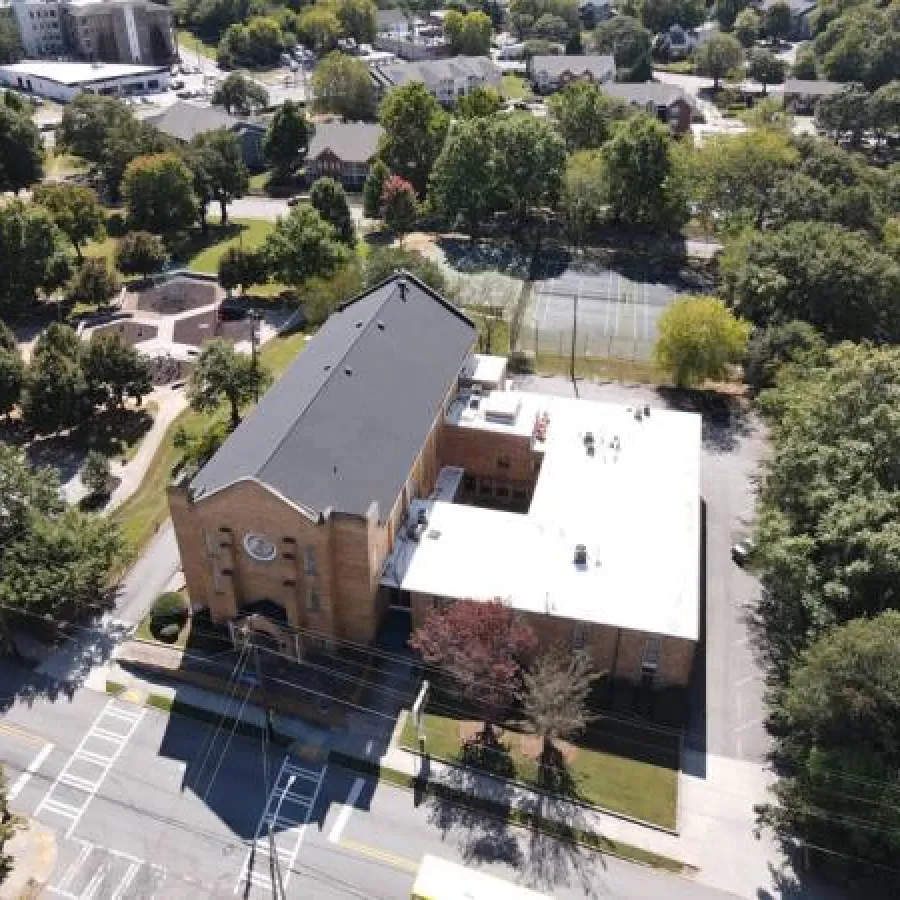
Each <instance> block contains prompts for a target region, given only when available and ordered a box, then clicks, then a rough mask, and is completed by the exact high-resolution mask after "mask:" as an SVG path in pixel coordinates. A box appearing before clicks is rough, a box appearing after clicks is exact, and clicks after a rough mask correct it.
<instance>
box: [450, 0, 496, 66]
mask: <svg viewBox="0 0 900 900" xmlns="http://www.w3.org/2000/svg"><path fill="white" fill-rule="evenodd" d="M444 34H445V35H446V38H447V42H448V43H449V45H450V49H451V51H452V52H453V53H455V54H458V55H460V56H487V55H488V53H489V51H490V49H491V20H490V17H489V16H487V15H485V14H484V13H483V12H481V11H480V10H476V11H475V12H470V13H465V14H464V13H461V12H458V11H457V10H455V9H451V10H448V12H447V17H446V18H445V20H444Z"/></svg>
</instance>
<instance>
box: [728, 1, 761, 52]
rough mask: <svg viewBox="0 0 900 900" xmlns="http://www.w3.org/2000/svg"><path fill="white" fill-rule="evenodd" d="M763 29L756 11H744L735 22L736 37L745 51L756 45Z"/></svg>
mask: <svg viewBox="0 0 900 900" xmlns="http://www.w3.org/2000/svg"><path fill="white" fill-rule="evenodd" d="M761 29H762V22H761V20H760V17H759V13H758V12H757V11H756V10H755V9H742V10H741V12H740V14H739V15H738V17H737V19H736V20H735V22H734V36H735V37H736V38H737V39H738V41H739V42H740V45H741V46H742V47H743V48H744V49H745V50H749V49H750V48H751V47H752V46H753V45H754V44H755V43H756V41H757V38H758V37H759V34H760V30H761Z"/></svg>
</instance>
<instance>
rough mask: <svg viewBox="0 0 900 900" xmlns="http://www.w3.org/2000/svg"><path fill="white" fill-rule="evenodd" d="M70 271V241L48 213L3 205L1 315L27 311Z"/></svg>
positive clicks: (0, 212) (0, 220) (0, 213)
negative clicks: (40, 296) (68, 241)
mask: <svg viewBox="0 0 900 900" xmlns="http://www.w3.org/2000/svg"><path fill="white" fill-rule="evenodd" d="M71 272H72V257H71V253H70V251H69V248H68V245H67V242H66V240H65V238H64V237H63V234H62V232H61V231H60V230H59V229H58V228H57V227H56V225H54V224H53V220H52V218H51V217H50V214H49V213H48V212H47V210H45V209H44V208H43V207H41V206H37V205H35V204H30V203H29V204H25V203H22V202H21V201H18V200H14V201H12V202H8V203H2V204H0V312H2V313H3V314H4V315H9V314H12V315H15V314H18V313H20V312H24V311H25V310H27V309H29V308H31V307H32V306H33V305H34V303H35V301H36V300H37V298H38V296H39V295H40V294H42V293H43V294H49V293H52V292H53V291H55V290H56V289H57V288H60V287H62V286H63V285H64V284H65V283H66V281H67V280H68V278H69V276H70V274H71Z"/></svg>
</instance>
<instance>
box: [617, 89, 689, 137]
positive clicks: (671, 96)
mask: <svg viewBox="0 0 900 900" xmlns="http://www.w3.org/2000/svg"><path fill="white" fill-rule="evenodd" d="M603 92H604V93H605V94H608V95H609V96H610V97H616V98H618V99H619V100H622V101H623V102H625V103H626V104H627V105H628V106H636V107H639V108H641V109H643V110H645V111H646V112H648V113H650V114H651V115H654V116H656V117H657V118H658V119H659V120H660V121H661V122H663V123H665V124H666V125H668V126H669V127H670V128H671V129H672V134H674V135H675V136H676V137H680V136H681V135H683V134H685V133H686V132H688V131H690V129H691V123H692V122H698V121H699V122H702V121H703V117H702V115H701V114H700V110H699V109H698V107H697V105H696V103H695V102H694V100H693V98H692V97H691V96H690V95H689V94H688V93H687V92H686V91H685V90H684V89H683V88H680V87H678V86H677V85H674V84H661V83H659V82H656V81H647V82H644V83H642V84H626V83H624V82H613V83H611V84H604V85H603Z"/></svg>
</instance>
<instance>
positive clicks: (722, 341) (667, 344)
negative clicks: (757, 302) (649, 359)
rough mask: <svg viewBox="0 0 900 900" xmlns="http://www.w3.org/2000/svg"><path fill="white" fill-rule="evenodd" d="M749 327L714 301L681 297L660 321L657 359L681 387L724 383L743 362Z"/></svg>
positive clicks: (720, 302)
mask: <svg viewBox="0 0 900 900" xmlns="http://www.w3.org/2000/svg"><path fill="white" fill-rule="evenodd" d="M749 334H750V326H749V324H748V323H746V322H742V321H741V320H740V319H737V318H735V316H734V315H733V314H732V313H731V312H730V311H729V310H728V309H727V308H726V307H725V304H724V303H722V301H721V300H717V299H716V298H715V297H679V298H678V299H677V300H675V301H674V302H673V303H671V304H670V305H669V306H667V307H666V308H665V309H664V310H663V312H662V315H660V317H659V323H658V326H657V338H656V345H655V347H654V355H655V357H656V361H657V363H658V364H659V365H660V366H661V367H662V368H663V369H665V370H666V371H668V372H670V373H671V374H672V378H673V380H674V381H675V384H676V385H677V386H678V387H691V386H694V385H702V384H703V382H704V381H706V380H709V379H722V378H723V377H725V375H726V374H727V372H728V366H729V365H733V364H735V363H738V362H740V361H741V360H742V359H743V358H744V351H745V350H746V348H747V338H748V336H749Z"/></svg>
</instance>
